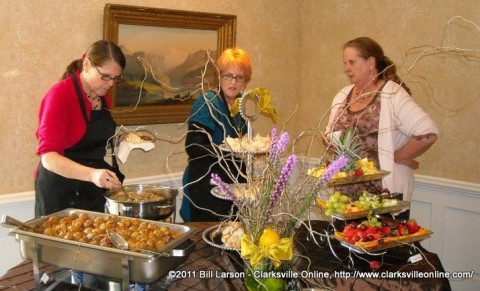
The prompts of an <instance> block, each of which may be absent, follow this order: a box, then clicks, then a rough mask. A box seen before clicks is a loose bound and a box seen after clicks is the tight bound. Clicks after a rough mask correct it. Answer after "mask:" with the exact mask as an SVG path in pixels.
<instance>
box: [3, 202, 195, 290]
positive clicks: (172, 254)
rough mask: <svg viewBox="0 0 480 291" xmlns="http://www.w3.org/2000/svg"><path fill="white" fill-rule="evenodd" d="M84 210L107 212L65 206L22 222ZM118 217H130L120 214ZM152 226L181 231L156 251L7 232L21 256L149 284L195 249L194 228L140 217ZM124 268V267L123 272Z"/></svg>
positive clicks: (33, 222) (32, 222) (13, 230)
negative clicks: (12, 236) (14, 241)
mask: <svg viewBox="0 0 480 291" xmlns="http://www.w3.org/2000/svg"><path fill="white" fill-rule="evenodd" d="M73 213H75V214H78V215H79V214H81V213H87V214H88V215H89V216H90V217H104V216H108V215H111V214H106V213H100V212H91V211H85V210H79V209H65V210H62V211H59V212H56V213H53V214H51V215H48V216H43V217H41V218H37V219H33V220H30V221H28V222H26V224H28V225H30V226H32V227H35V226H37V225H40V224H41V223H42V222H44V221H45V220H47V219H48V218H49V217H50V216H54V215H56V216H59V217H62V216H68V215H71V214H73ZM121 218H130V217H122V216H121ZM140 221H146V222H149V223H153V224H155V225H156V226H167V227H169V228H170V229H171V230H173V231H177V232H180V233H182V234H181V235H180V236H179V237H178V238H176V239H174V240H173V241H171V242H170V243H168V244H166V245H165V246H164V247H163V248H161V249H160V250H159V253H160V254H159V255H158V256H157V255H152V254H145V253H141V252H135V251H129V250H119V249H116V248H111V247H103V246H98V245H93V244H89V243H82V242H77V241H72V240H67V239H61V238H56V237H51V236H47V235H44V234H39V233H34V232H31V231H26V230H23V229H20V228H19V227H11V228H10V234H15V236H16V239H17V240H19V241H20V252H21V255H22V257H23V258H24V259H25V260H30V261H33V262H40V263H45V264H50V265H54V266H57V267H60V268H66V269H71V270H76V271H81V272H85V273H89V274H93V275H100V276H103V277H107V278H111V279H114V280H121V281H124V280H129V281H131V282H136V283H140V284H151V283H153V282H156V281H158V280H160V279H161V278H162V277H164V276H165V275H166V274H167V273H168V271H170V270H172V269H174V268H176V267H177V266H179V265H180V264H182V263H183V262H184V261H186V259H187V257H188V256H189V255H190V253H192V252H193V251H194V250H195V245H196V242H195V241H194V240H192V239H191V237H193V235H194V234H195V233H196V232H197V230H196V229H195V228H191V227H188V226H185V225H179V224H171V223H165V222H157V221H152V220H143V219H140ZM125 270H127V271H128V273H127V274H125Z"/></svg>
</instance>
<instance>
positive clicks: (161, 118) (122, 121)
mask: <svg viewBox="0 0 480 291" xmlns="http://www.w3.org/2000/svg"><path fill="white" fill-rule="evenodd" d="M236 21H237V17H236V16H235V15H227V14H214V13H203V12H193V11H181V10H170V9H161V8H148V7H139V6H129V5H114V4H106V5H105V10H104V30H103V37H104V39H105V40H109V41H112V42H114V43H116V44H118V45H119V46H120V47H122V45H125V43H126V42H128V40H130V39H135V41H133V40H132V41H131V43H132V46H133V44H134V45H135V46H137V48H136V49H135V52H136V53H137V54H138V53H145V52H144V49H143V48H145V49H152V44H153V42H154V41H156V40H157V39H158V42H159V41H160V40H161V39H162V37H151V36H150V35H149V34H148V33H149V32H151V31H152V30H153V31H154V33H160V34H162V33H164V34H167V33H168V34H169V35H172V34H173V35H174V37H173V38H171V40H173V41H170V42H164V43H165V44H168V45H170V46H175V45H177V44H176V43H175V40H177V39H181V38H182V37H183V38H185V36H184V34H185V33H186V34H188V35H187V38H188V40H189V41H190V40H191V41H192V42H193V41H194V40H195V39H198V43H197V44H196V45H197V46H199V47H200V48H202V49H205V51H210V49H208V50H207V48H203V45H205V46H208V45H210V46H215V40H216V47H213V50H215V49H216V51H215V53H217V52H222V51H223V50H225V49H226V48H229V47H234V46H235V41H236ZM131 30H133V32H131ZM128 33H130V34H128ZM175 33H178V34H179V35H178V36H179V37H178V38H176V37H175ZM123 34H125V35H130V36H134V37H125V39H119V35H123ZM180 34H181V35H180ZM149 36H150V37H149ZM204 36H205V37H204ZM137 37H144V38H145V39H144V40H142V39H140V40H138V39H137ZM203 41H205V44H204V43H203ZM208 41H210V43H207V42H208ZM212 42H213V43H212ZM142 44H144V47H142V48H141V49H138V46H141V45H142ZM181 45H182V44H180V43H179V44H178V46H181ZM175 49H176V48H175V47H174V48H173V49H172V48H170V49H169V51H175ZM178 49H180V48H179V47H178ZM182 49H183V47H182ZM191 49H192V50H194V49H195V48H194V47H193V48H191ZM122 50H123V51H124V54H125V55H126V57H127V67H126V68H125V70H124V73H127V72H126V71H127V68H128V66H129V63H130V64H132V63H134V60H136V59H139V58H138V57H137V58H134V57H135V54H134V53H132V52H129V51H128V50H127V49H125V48H124V47H122ZM130 54H131V55H130ZM206 55H207V54H205V58H206ZM164 59H167V57H166V56H165V57H164ZM129 60H130V62H129ZM132 60H133V61H132ZM142 72H144V71H142ZM145 76H146V75H145V74H144V77H145ZM124 78H125V79H126V81H124V82H122V83H120V84H117V85H116V86H114V87H113V88H112V89H111V90H110V91H109V96H110V98H111V99H112V108H111V112H112V116H113V118H114V119H115V121H116V122H117V124H119V125H142V124H161V123H178V122H185V121H186V120H187V118H188V114H189V112H190V108H191V106H192V103H193V101H194V100H192V98H187V99H182V98H178V99H175V98H171V99H159V98H157V99H155V102H157V103H158V104H157V103H155V102H153V101H152V102H150V103H148V104H145V105H144V104H139V103H138V102H133V101H132V100H134V99H136V100H137V101H139V100H141V99H143V97H141V96H142V95H141V93H142V91H141V90H140V89H139V88H136V92H135V93H133V92H130V91H132V90H133V89H131V88H133V85H132V84H134V82H128V76H125V75H124ZM135 82H137V83H138V81H135ZM142 85H143V83H142ZM128 86H130V87H128ZM129 88H130V89H129ZM142 89H143V87H142ZM152 100H153V99H152ZM161 101H162V102H163V103H162V102H161ZM129 102H131V103H129Z"/></svg>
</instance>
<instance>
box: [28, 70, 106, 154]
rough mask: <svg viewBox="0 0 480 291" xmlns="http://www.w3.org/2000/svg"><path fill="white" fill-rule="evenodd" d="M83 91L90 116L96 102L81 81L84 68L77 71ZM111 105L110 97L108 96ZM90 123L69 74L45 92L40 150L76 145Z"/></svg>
mask: <svg viewBox="0 0 480 291" xmlns="http://www.w3.org/2000/svg"><path fill="white" fill-rule="evenodd" d="M76 75H77V79H78V80H79V85H80V88H81V91H82V95H83V101H84V103H85V109H86V111H87V116H88V118H90V112H91V111H92V104H91V103H90V101H89V100H88V98H87V94H86V93H85V91H84V90H83V87H82V84H81V82H80V72H79V71H77V72H76ZM105 101H106V103H107V106H108V108H110V106H111V101H110V99H109V98H108V97H107V96H105ZM86 128H87V125H86V123H85V120H84V118H83V114H82V110H81V107H80V103H79V100H78V97H77V92H76V91H75V85H74V84H73V80H72V77H71V76H70V77H67V78H66V79H64V80H61V81H59V82H58V83H56V84H55V85H53V86H52V87H51V88H50V89H49V90H48V91H47V93H46V94H45V96H44V97H43V99H42V103H41V105H40V111H39V115H38V129H37V132H36V135H37V139H38V148H37V154H38V155H42V154H45V153H48V152H57V153H59V154H61V155H63V154H64V152H65V150H66V149H68V148H70V147H72V146H73V145H75V144H76V143H77V142H78V141H79V140H80V139H81V138H82V137H83V135H84V134H85V130H86Z"/></svg>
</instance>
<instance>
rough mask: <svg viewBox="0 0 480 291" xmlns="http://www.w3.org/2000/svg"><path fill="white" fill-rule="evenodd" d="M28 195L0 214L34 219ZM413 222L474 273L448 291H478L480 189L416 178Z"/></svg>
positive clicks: (13, 256) (5, 249) (5, 265)
mask: <svg viewBox="0 0 480 291" xmlns="http://www.w3.org/2000/svg"><path fill="white" fill-rule="evenodd" d="M181 179H182V174H181V173H175V174H172V175H160V176H152V177H144V178H138V179H131V180H126V181H125V184H138V183H161V184H164V185H167V186H171V187H175V188H178V189H180V188H181ZM182 197H183V193H182V192H181V191H180V193H179V196H178V197H177V215H176V222H178V223H179V222H182V220H181V218H180V215H179V214H178V210H179V208H180V204H181V199H182ZM33 208H34V194H33V192H25V193H15V194H7V195H0V214H6V215H10V216H12V217H14V218H17V219H19V220H23V221H26V220H29V219H32V218H33V213H34V211H33ZM410 216H411V217H412V218H415V219H416V220H417V221H418V223H419V224H420V225H422V226H424V227H426V228H428V229H430V230H432V231H433V235H432V237H431V238H430V239H428V240H425V241H423V242H422V245H423V246H424V247H425V248H426V249H427V250H429V251H431V252H434V253H437V254H438V256H439V257H440V259H441V261H442V264H443V266H444V268H445V270H446V271H448V272H454V271H473V272H474V278H473V279H465V280H450V283H451V285H452V289H453V290H480V275H479V274H480V267H479V264H478V262H480V252H479V251H478V237H479V235H478V233H479V231H480V184H473V183H465V182H460V181H455V180H448V179H441V178H435V177H429V176H422V175H417V176H416V184H415V190H414V195H413V201H412V205H411V214H410ZM0 245H1V246H2V247H1V254H2V260H1V261H0V275H2V274H3V273H5V272H6V271H7V270H8V269H9V268H11V267H12V266H14V265H16V264H18V263H20V262H21V261H22V258H21V257H20V250H19V244H18V242H17V241H15V239H14V238H13V237H11V236H10V235H8V229H6V228H3V227H2V228H0Z"/></svg>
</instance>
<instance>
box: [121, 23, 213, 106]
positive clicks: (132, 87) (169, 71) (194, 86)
mask: <svg viewBox="0 0 480 291" xmlns="http://www.w3.org/2000/svg"><path fill="white" fill-rule="evenodd" d="M118 45H119V46H120V48H121V49H122V51H123V52H124V54H125V57H126V59H127V66H126V68H125V70H124V82H123V83H121V84H119V85H118V86H117V87H119V88H118V89H117V96H116V100H115V106H120V107H123V106H135V105H137V104H138V105H141V106H152V105H153V106H155V105H166V104H179V103H182V102H184V103H192V102H193V101H194V98H195V97H196V95H197V94H198V90H199V88H200V84H201V83H202V76H203V77H204V78H205V80H204V81H207V83H208V84H210V86H216V85H217V83H218V81H217V80H218V77H216V70H215V68H214V67H213V66H212V65H211V64H209V66H205V65H206V64H207V62H208V58H209V57H210V58H212V59H213V60H215V59H216V55H217V52H216V49H217V34H216V32H215V31H208V30H200V31H199V30H193V29H183V28H164V27H153V26H147V27H144V26H138V25H120V26H119V30H118ZM120 88H121V90H120ZM140 89H141V90H140ZM140 93H141V94H140Z"/></svg>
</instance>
